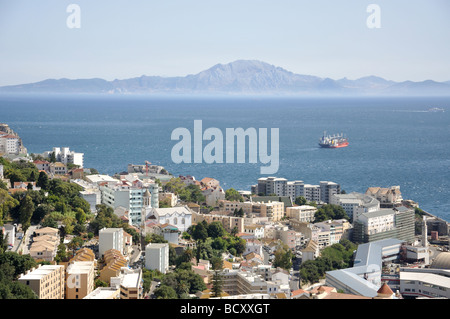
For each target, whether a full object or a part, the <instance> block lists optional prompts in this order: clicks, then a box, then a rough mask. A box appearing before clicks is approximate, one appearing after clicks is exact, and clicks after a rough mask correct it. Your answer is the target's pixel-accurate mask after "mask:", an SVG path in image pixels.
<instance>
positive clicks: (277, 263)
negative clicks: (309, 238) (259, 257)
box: [273, 245, 293, 270]
mask: <svg viewBox="0 0 450 319" xmlns="http://www.w3.org/2000/svg"><path fill="white" fill-rule="evenodd" d="M292 258H293V254H292V252H291V250H290V249H289V247H287V246H286V245H280V246H279V247H278V249H277V250H276V251H275V258H274V261H273V266H274V267H275V268H276V267H280V268H283V269H286V270H289V269H291V268H292Z"/></svg>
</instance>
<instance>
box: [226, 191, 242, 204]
mask: <svg viewBox="0 0 450 319" xmlns="http://www.w3.org/2000/svg"><path fill="white" fill-rule="evenodd" d="M225 199H226V200H229V201H238V202H243V201H244V197H242V195H241V194H240V193H239V192H238V191H237V190H235V189H234V188H229V189H227V190H226V191H225Z"/></svg>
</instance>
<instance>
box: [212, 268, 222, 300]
mask: <svg viewBox="0 0 450 319" xmlns="http://www.w3.org/2000/svg"><path fill="white" fill-rule="evenodd" d="M212 284H213V285H212V288H211V292H212V296H213V297H220V296H221V295H222V291H223V278H222V276H221V274H220V272H219V271H218V270H215V271H214V273H213V276H212Z"/></svg>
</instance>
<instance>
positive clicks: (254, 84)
mask: <svg viewBox="0 0 450 319" xmlns="http://www.w3.org/2000/svg"><path fill="white" fill-rule="evenodd" d="M0 92H8V93H14V92H15V93H37V92H39V93H119V94H120V93H144V94H152V93H166V94H176V93H184V94H195V93H202V94H205V93H206V94H210V93H222V94H277V95H279V94H301V95H305V94H306V95H307V94H339V95H345V94H346V95H355V94H356V95H358V94H371V95H373V94H390V95H392V94H422V93H423V92H433V93H436V94H439V95H450V85H449V83H446V82H434V81H431V80H427V81H423V82H412V81H404V82H394V81H388V80H385V79H383V78H381V77H378V76H375V75H369V76H365V77H362V78H359V79H357V80H349V79H348V78H346V77H344V78H342V79H340V80H333V79H331V78H328V77H326V78H321V77H317V76H313V75H302V74H296V73H293V72H290V71H288V70H285V69H283V68H282V67H279V66H275V65H272V64H269V63H266V62H263V61H259V60H244V59H241V60H235V61H232V62H229V63H225V64H222V63H219V64H216V65H214V66H212V67H211V68H209V69H207V70H204V71H201V72H199V73H197V74H193V75H188V76H185V77H181V76H180V77H161V76H145V75H142V76H140V77H135V78H130V79H123V80H118V79H115V80H113V81H106V80H103V79H99V78H96V79H75V80H70V79H66V78H64V79H59V80H54V79H48V80H44V81H41V82H37V83H29V84H22V85H13V86H4V87H0Z"/></svg>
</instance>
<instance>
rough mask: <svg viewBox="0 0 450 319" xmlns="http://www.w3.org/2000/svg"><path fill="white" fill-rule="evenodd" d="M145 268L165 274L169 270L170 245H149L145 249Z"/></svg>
mask: <svg viewBox="0 0 450 319" xmlns="http://www.w3.org/2000/svg"><path fill="white" fill-rule="evenodd" d="M145 268H147V269H150V270H155V269H156V270H159V271H160V272H162V273H163V274H165V273H166V272H167V270H168V269H169V244H167V243H165V244H153V243H150V244H148V245H147V246H146V247H145Z"/></svg>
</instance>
